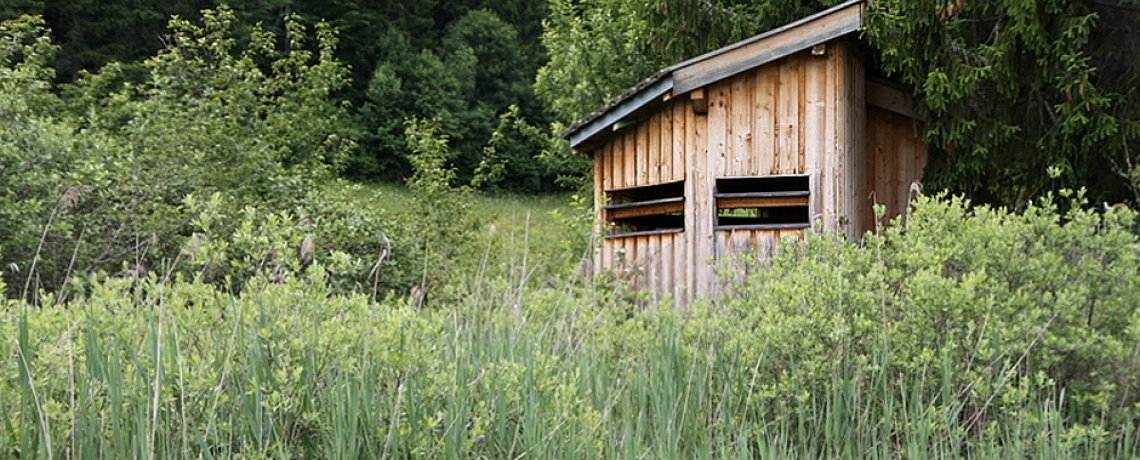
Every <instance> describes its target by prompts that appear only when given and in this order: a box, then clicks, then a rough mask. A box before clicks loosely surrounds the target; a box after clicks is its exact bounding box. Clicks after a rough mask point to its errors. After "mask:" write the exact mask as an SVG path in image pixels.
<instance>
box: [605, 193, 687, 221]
mask: <svg viewBox="0 0 1140 460" xmlns="http://www.w3.org/2000/svg"><path fill="white" fill-rule="evenodd" d="M605 209H606V217H607V218H609V219H611V220H614V219H628V218H630V217H641V216H652V215H654V214H668V213H671V212H685V198H684V197H675V198H662V199H659V200H651V201H640V202H633V203H620V204H611V205H607V206H606V207H605Z"/></svg>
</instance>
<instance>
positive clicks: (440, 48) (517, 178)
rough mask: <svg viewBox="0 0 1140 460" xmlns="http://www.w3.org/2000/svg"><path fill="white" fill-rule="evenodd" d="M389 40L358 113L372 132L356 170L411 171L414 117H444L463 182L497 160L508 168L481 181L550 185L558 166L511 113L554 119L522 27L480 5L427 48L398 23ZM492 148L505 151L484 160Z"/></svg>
mask: <svg viewBox="0 0 1140 460" xmlns="http://www.w3.org/2000/svg"><path fill="white" fill-rule="evenodd" d="M381 41H382V42H383V43H385V46H384V48H385V52H384V54H383V55H382V56H381V59H380V60H379V64H378V65H377V66H376V67H375V70H374V72H373V73H372V75H371V78H370V81H369V84H368V88H367V91H366V93H365V94H366V97H367V100H366V101H365V103H364V105H363V106H362V108H361V109H360V112H359V117H358V123H359V124H360V125H361V126H362V127H364V129H365V134H364V136H363V137H362V145H363V148H362V149H361V150H360V152H359V154H358V155H357V156H356V157H354V158H353V159H352V161H351V165H350V170H351V171H352V174H353V175H354V177H358V178H370V177H371V178H375V177H383V178H386V179H397V178H403V177H406V176H407V175H409V174H411V173H412V170H411V168H410V164H409V163H408V159H407V157H408V155H409V148H408V145H407V144H406V143H405V142H404V138H403V127H404V121H405V120H407V119H409V118H421V119H432V120H436V121H437V123H439V124H440V126H441V127H442V129H443V130H445V131H446V132H447V133H448V138H449V147H450V148H449V150H448V151H449V157H448V163H449V165H450V166H452V167H454V168H455V170H456V174H457V175H458V178H459V180H460V181H462V182H465V183H469V182H471V181H472V179H474V178H475V177H476V175H479V174H481V173H484V172H485V171H481V170H480V168H481V167H483V165H486V164H487V163H488V162H491V163H493V164H503V166H504V167H503V168H501V169H499V170H498V177H497V178H496V180H495V181H492V182H486V181H483V180H480V181H477V182H478V184H479V185H480V186H491V185H498V186H501V188H506V189H511V190H525V191H530V192H538V191H549V190H550V187H549V186H548V185H549V184H550V183H552V182H553V181H552V179H553V177H554V174H556V173H548V172H547V171H546V169H545V168H544V166H543V165H542V164H541V163H540V162H539V160H537V159H536V157H537V156H538V155H539V153H540V152H541V151H542V150H541V149H542V146H541V145H538V144H536V136H535V133H533V132H529V131H524V130H522V129H512V125H510V124H507V122H506V121H505V120H503V119H504V118H505V117H510V118H517V119H522V118H527V119H531V120H538V121H539V122H542V121H543V120H544V118H545V117H544V116H543V114H542V112H541V109H540V108H539V107H538V104H537V103H536V102H535V98H534V94H533V91H532V89H531V87H530V81H531V80H532V79H533V72H534V69H535V67H536V65H537V64H535V62H536V60H535V59H534V58H533V56H530V55H528V54H527V53H526V52H524V46H523V43H521V42H520V40H519V36H518V32H517V29H516V28H515V27H514V26H512V25H511V24H509V23H507V22H506V21H504V20H502V19H500V18H499V17H498V16H497V15H496V14H495V13H494V12H492V11H491V10H488V9H471V10H469V11H467V12H466V13H464V14H463V15H461V16H458V17H456V18H455V19H454V20H453V21H451V22H450V23H449V24H448V25H447V27H446V29H445V30H444V31H443V33H442V35H441V37H440V39H439V42H438V43H437V44H435V45H434V46H432V47H425V48H421V49H419V50H418V51H417V50H416V47H415V46H414V40H413V39H411V38H409V37H407V36H406V35H403V34H401V33H399V32H398V31H389V33H388V34H387V35H385V36H384V37H382V38H381ZM512 107H515V108H512ZM496 124H498V128H499V129H496ZM515 126H521V125H518V124H516V125H515ZM530 131H533V130H530ZM488 152H491V153H493V154H494V155H495V158H492V159H487V158H484V156H485V154H486V153H488Z"/></svg>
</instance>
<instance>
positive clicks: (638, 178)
mask: <svg viewBox="0 0 1140 460" xmlns="http://www.w3.org/2000/svg"><path fill="white" fill-rule="evenodd" d="M703 119H704V116H703V115H702V114H697V113H694V111H693V110H691V109H690V107H689V104H688V98H678V99H675V100H671V101H667V102H665V103H663V104H662V105H660V106H659V107H658V108H656V109H655V110H654V111H653V112H652V113H651V114H650V115H649V116H648V117H647V118H646V119H645V120H643V121H641V122H640V123H637V124H636V125H635V126H631V127H629V128H627V129H625V130H623V131H620V132H618V133H616V134H615V135H614V136H613V137H611V138H610V140H609V141H607V142H606V143H605V144H603V145H602V146H601V147H599V148H598V149H596V150H595V151H594V153H593V154H594V166H595V168H594V170H595V179H594V180H595V190H596V191H597V192H598V193H597V196H596V197H595V198H597V199H598V203H604V202H605V201H604V200H605V199H606V195H605V194H606V193H607V192H614V191H619V190H628V189H633V188H637V187H645V186H651V185H659V184H665V183H670V182H680V181H684V180H686V178H687V176H688V172H687V170H688V161H689V154H688V152H693V151H696V145H694V144H693V142H696V139H697V137H696V136H691V135H687V134H686V133H688V132H689V130H690V129H697V128H696V127H697V126H698V125H699V124H700V123H703ZM686 193H689V192H688V187H686ZM602 214H603V215H602V218H603V221H604V220H605V219H606V217H605V216H604V212H603V213H602ZM686 223H687V224H688V218H686ZM685 234H686V232H684V231H679V232H665V233H659V234H650V235H634V236H610V237H606V238H604V239H603V240H602V244H601V248H600V249H599V252H598V255H597V257H596V258H595V263H596V264H597V265H598V266H599V267H601V268H602V269H609V270H616V271H620V272H621V273H623V274H625V275H627V276H629V279H630V281H631V282H632V283H633V284H634V286H635V287H638V288H646V289H649V290H651V291H653V292H655V293H671V294H673V296H674V298H675V299H678V300H679V301H680V302H682V303H683V302H684V301H685V300H686V299H687V298H688V293H689V292H690V291H689V286H690V281H689V277H688V275H689V273H690V271H691V270H689V268H688V267H690V266H691V265H692V263H691V261H690V258H689V254H690V251H689V245H688V244H687V242H686V239H685Z"/></svg>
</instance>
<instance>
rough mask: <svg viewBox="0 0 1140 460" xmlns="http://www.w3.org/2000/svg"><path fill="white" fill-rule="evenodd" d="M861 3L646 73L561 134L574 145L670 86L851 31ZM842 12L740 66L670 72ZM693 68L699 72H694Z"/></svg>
mask: <svg viewBox="0 0 1140 460" xmlns="http://www.w3.org/2000/svg"><path fill="white" fill-rule="evenodd" d="M863 3H864V0H850V1H848V2H845V3H842V4H840V5H836V6H834V7H832V8H829V9H827V10H824V11H821V12H819V13H816V14H813V15H811V16H808V17H805V18H803V19H800V20H799V21H795V22H792V23H789V24H785V25H783V26H780V27H777V28H775V29H772V30H769V31H767V32H765V33H762V34H759V35H756V36H754V37H752V38H749V39H746V40H743V41H740V42H737V43H734V44H731V45H729V46H726V47H724V48H720V49H717V50H714V51H711V52H708V53H705V54H703V55H700V56H697V57H695V58H692V59H689V60H686V61H683V62H680V63H677V64H674V65H671V66H669V67H666V68H664V69H661V70H659V71H657V72H656V73H654V74H653V75H650V76H649V78H646V79H645V80H642V81H641V82H638V83H637V84H636V85H634V86H633V87H632V88H630V89H628V90H626V91H625V92H623V93H622V94H620V95H618V96H617V97H615V98H614V99H612V100H610V102H608V103H606V104H605V105H604V106H602V107H600V108H599V109H597V110H595V111H593V112H590V113H589V114H587V115H586V116H584V117H582V118H581V119H579V120H578V121H576V122H574V124H572V125H570V127H568V128H566V129H565V130H563V131H562V133H561V136H562V137H563V138H566V139H569V140H570V146H571V147H575V148H576V147H577V146H579V145H581V144H582V143H583V142H585V141H586V140H589V139H590V138H592V137H594V136H595V135H597V134H599V133H600V132H602V131H603V130H604V129H606V128H608V127H610V126H612V125H614V124H615V123H617V122H618V121H620V120H622V119H624V118H625V117H626V116H628V115H630V114H631V113H633V112H634V111H636V110H638V109H640V108H642V107H644V106H645V105H646V104H648V103H650V102H652V101H653V100H655V99H657V98H658V97H660V96H663V95H665V94H666V93H670V92H674V90H676V91H675V93H673V94H672V96H679V95H681V94H685V93H688V92H690V91H692V90H693V89H696V87H699V86H703V85H702V84H701V83H705V84H707V81H708V80H710V79H711V81H718V80H722V79H724V78H728V77H730V76H732V75H735V74H737V73H740V72H743V71H745V70H750V69H752V68H755V67H758V66H760V65H763V64H765V63H768V62H771V61H773V60H776V59H780V58H783V57H786V56H788V55H791V54H794V53H796V52H799V51H802V50H804V49H808V48H811V47H812V46H815V45H818V44H820V43H824V42H827V41H830V40H833V39H835V38H839V37H842V36H844V35H847V34H849V33H852V32H854V31H855V30H857V29H858V28H859V27H862V25H863V16H862V6H863ZM844 12H853V13H850V14H848V15H847V16H851V15H853V16H851V17H852V19H851V20H846V21H840V22H838V23H836V24H823V27H824V28H822V29H820V30H818V31H813V33H812V34H811V35H810V36H809V37H808V39H806V40H800V41H792V42H790V43H787V44H784V45H782V46H777V47H773V49H770V50H767V51H770V52H769V53H767V54H765V55H763V56H760V57H761V59H756V60H753V61H751V62H747V63H746V64H745V65H743V66H737V67H732V68H728V69H711V70H706V69H699V70H694V71H693V72H690V75H685V76H684V77H685V78H684V80H683V81H682V83H681V84H680V85H675V79H674V74H675V73H676V72H678V71H682V70H685V69H687V68H695V67H698V66H697V64H707V63H709V62H711V61H712V60H713V58H716V57H718V56H722V55H727V54H730V53H733V52H734V51H737V50H745V49H746V48H748V47H749V46H750V45H753V44H756V43H757V42H761V41H764V40H767V39H770V38H773V37H777V36H780V35H781V34H785V33H786V32H788V31H791V30H794V29H798V28H802V27H809V26H811V25H813V24H820V23H823V21H822V20H824V19H826V18H829V17H835V16H837V15H839V14H840V13H844ZM745 51H749V50H745ZM694 72H701V73H700V74H696V73H694Z"/></svg>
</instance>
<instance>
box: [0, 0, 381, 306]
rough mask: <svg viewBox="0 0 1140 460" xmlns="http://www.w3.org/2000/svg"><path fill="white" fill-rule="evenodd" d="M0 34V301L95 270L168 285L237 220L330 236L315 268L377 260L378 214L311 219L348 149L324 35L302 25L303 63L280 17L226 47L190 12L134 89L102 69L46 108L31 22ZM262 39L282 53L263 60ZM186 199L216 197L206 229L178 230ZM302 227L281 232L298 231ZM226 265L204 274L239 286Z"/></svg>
mask: <svg viewBox="0 0 1140 460" xmlns="http://www.w3.org/2000/svg"><path fill="white" fill-rule="evenodd" d="M3 24H4V25H3V27H2V30H0V33H2V34H3V35H4V37H5V42H8V41H11V43H13V44H14V45H15V46H11V47H8V46H6V47H4V49H3V50H0V53H3V54H0V119H3V120H5V121H6V128H5V130H4V131H3V132H2V133H0V166H2V168H0V182H2V183H4V184H5V186H4V187H3V188H2V189H0V205H2V206H0V226H3V227H4V228H5V229H8V231H6V232H4V233H0V262H2V263H3V266H4V267H5V269H6V270H7V271H8V277H9V279H10V280H19V281H26V282H23V283H13V285H12V286H10V288H9V291H10V293H12V294H17V293H18V294H20V295H27V294H28V293H29V292H35V291H36V290H38V289H45V290H48V291H55V290H57V289H59V288H61V287H64V286H66V285H67V284H68V283H69V282H70V281H71V280H73V279H75V277H76V275H77V274H84V273H91V272H95V271H104V272H110V273H116V272H122V273H123V274H128V273H133V274H136V275H137V274H138V273H140V272H143V271H146V270H157V271H160V272H162V273H164V274H166V275H169V274H170V273H172V272H174V271H177V270H180V269H182V268H183V267H179V266H177V263H178V262H179V261H180V259H179V255H180V254H181V253H182V251H183V247H184V245H185V244H186V243H192V244H193V245H200V244H201V243H202V241H201V240H199V239H195V238H196V237H195V234H196V233H203V232H205V233H208V234H209V236H210V238H211V241H213V242H214V244H215V245H217V244H222V242H223V241H224V240H226V239H229V238H231V236H232V235H231V233H232V232H234V231H236V230H237V229H238V227H236V226H234V221H233V220H232V219H234V218H235V216H239V215H241V216H245V217H243V218H244V219H245V225H247V228H246V229H249V227H248V225H252V223H253V222H257V221H259V220H261V219H265V218H267V217H272V219H277V220H278V221H280V220H288V219H291V218H293V217H296V218H297V219H299V220H303V219H309V223H310V224H311V225H312V226H317V227H320V228H316V227H314V228H316V230H319V231H326V232H329V231H331V232H332V233H334V234H336V236H335V237H331V238H324V239H320V238H321V237H324V236H327V235H320V234H317V235H313V237H314V238H318V240H317V241H316V243H318V244H319V245H320V247H316V248H314V249H323V250H325V251H323V252H322V253H321V255H322V256H323V255H325V254H327V253H328V252H329V251H339V252H342V253H344V252H345V251H348V250H355V251H361V252H359V253H358V255H354V257H357V258H376V257H377V256H378V254H380V253H381V250H380V249H381V247H382V246H383V245H382V244H381V243H383V241H385V240H384V238H385V237H384V236H382V233H383V230H387V229H382V228H381V227H382V226H381V225H380V222H379V221H380V219H379V218H377V217H376V216H369V217H365V218H357V219H355V220H354V221H352V222H351V223H349V222H347V221H346V222H335V223H334V222H331V221H330V220H329V217H330V216H332V215H334V214H336V213H339V214H340V215H338V218H340V217H341V216H343V215H344V212H345V210H344V209H343V207H342V208H340V209H337V210H335V211H333V210H328V209H323V208H322V206H321V204H322V203H323V202H326V201H329V200H328V199H325V198H322V197H320V196H319V195H317V194H315V193H314V192H313V191H314V190H320V189H322V188H323V187H324V186H325V184H326V183H328V181H329V180H331V179H332V177H333V175H332V174H331V173H332V172H334V171H335V170H336V168H337V167H338V165H339V164H340V163H341V161H342V160H343V159H344V158H345V157H346V156H347V154H348V151H349V150H350V149H352V148H353V142H352V141H351V139H350V137H349V135H350V133H349V131H348V130H347V126H348V125H347V120H348V117H347V112H346V108H345V107H344V106H343V105H341V104H338V103H337V102H336V101H335V100H334V99H332V97H331V95H332V93H333V92H334V91H336V90H338V89H339V88H341V87H343V86H344V85H345V84H346V80H345V78H346V77H345V75H346V74H345V69H344V67H343V66H342V65H340V64H339V63H337V62H336V61H335V60H334V59H333V57H332V53H333V50H334V48H335V45H336V39H335V37H334V35H333V34H332V32H331V31H330V30H329V29H328V28H327V27H326V26H324V25H318V26H317V27H316V31H315V35H316V40H315V42H316V43H315V44H314V45H313V46H312V47H311V48H312V49H313V51H310V50H309V49H310V46H308V44H307V43H306V41H307V40H308V35H307V34H306V31H305V30H303V28H302V26H301V25H300V23H299V22H297V21H294V20H292V18H290V21H288V23H287V24H286V27H285V29H286V34H285V36H284V37H275V36H272V35H271V34H268V33H266V32H263V31H261V30H259V29H257V28H254V29H252V30H251V31H250V32H249V35H248V36H241V37H239V36H237V34H235V32H234V29H235V25H234V18H233V12H232V11H230V10H229V9H227V8H224V7H222V8H218V9H217V10H214V11H206V12H204V13H203V17H202V24H201V25H196V24H192V23H189V22H187V21H183V20H178V19H175V20H173V21H171V23H170V29H171V36H170V38H169V45H168V47H167V48H166V49H164V50H163V51H162V52H160V53H159V54H158V55H157V56H155V57H153V58H152V59H150V60H148V61H147V62H146V64H145V65H146V67H147V68H148V69H149V70H150V77H149V79H148V80H147V82H146V83H145V84H141V85H138V86H130V85H128V86H117V84H116V82H117V81H118V80H117V75H118V70H117V69H118V68H117V67H116V66H114V65H112V66H108V68H106V69H104V70H103V71H101V72H100V73H99V74H95V75H86V76H85V77H84V78H83V79H81V80H80V81H79V82H78V83H77V84H76V85H72V86H69V87H67V88H64V91H63V93H64V94H65V95H66V97H67V98H66V100H61V99H60V98H59V97H57V96H55V95H54V94H53V92H52V85H51V84H50V79H51V76H52V72H51V69H50V68H48V67H47V65H46V63H47V62H48V61H49V60H50V58H51V56H52V54H53V52H54V47H53V46H51V45H50V39H49V37H48V36H47V33H46V31H44V30H43V24H42V22H41V21H39V20H37V19H34V18H27V17H25V18H23V19H21V20H18V21H11V22H5V23H3ZM278 40H285V41H287V42H288V43H289V44H290V46H289V47H288V48H287V49H286V50H285V51H277V50H276V48H275V44H276V43H277V41H278ZM239 43H244V45H241V46H239ZM192 194H193V195H195V196H198V197H205V198H208V197H210V196H211V195H215V194H216V195H219V196H224V197H225V198H224V199H217V200H213V201H212V203H213V206H212V207H211V212H212V213H214V214H215V215H216V219H215V220H214V221H213V224H211V225H210V226H209V227H210V228H208V229H206V228H201V226H198V227H195V226H194V225H193V221H194V220H195V219H197V218H200V217H201V215H200V214H201V211H202V210H200V209H193V206H188V205H187V202H186V201H185V199H186V197H188V196H190V195H192ZM191 204H193V202H192V203H191ZM285 209H291V211H290V212H285V211H283V210H285ZM318 215H319V216H320V218H318ZM314 219H315V220H314ZM363 224H367V225H369V226H370V227H369V228H361V227H360V226H361V225H363ZM330 225H332V226H340V229H339V230H335V231H333V230H332V229H330V228H329V226H330ZM270 226H274V227H276V226H277V222H274V223H272V224H271V225H270ZM302 227H304V226H298V228H296V229H293V230H291V231H292V232H294V233H296V232H304V231H308V230H306V229H304V228H302ZM350 229H351V230H350ZM205 233H203V234H205ZM363 235H367V236H368V237H367V238H365V237H364V236H363ZM261 236H265V235H261ZM303 237H304V235H302V239H303ZM395 239H399V238H395ZM288 240H289V238H284V239H282V240H281V242H285V241H288ZM360 241H366V242H367V243H366V244H364V245H361V244H360V243H359V242H360ZM387 241H389V242H390V241H391V238H390V239H388V240H387ZM288 242H289V244H297V243H300V241H288ZM362 246H363V247H362ZM294 247H297V246H294ZM268 249H269V248H268V247H263V248H258V250H268ZM251 250H252V249H249V251H251ZM247 252H248V251H247ZM293 252H294V253H295V252H296V250H294V251H293ZM249 256H250V255H249V254H244V255H236V256H235V257H237V258H236V259H235V260H234V261H232V262H233V263H239V262H238V260H241V258H242V257H249ZM257 257H261V256H257ZM353 263H354V264H356V265H361V262H359V261H357V262H353ZM390 263H391V262H390V261H389V264H390ZM190 268H191V269H198V268H201V267H200V266H198V267H190ZM229 268H231V269H234V270H228V269H227V270H221V269H220V268H218V267H215V269H214V270H213V271H212V272H211V273H208V274H212V275H214V276H216V277H224V276H230V277H235V278H234V281H235V282H237V283H238V285H240V284H241V283H240V282H241V279H240V278H243V277H245V276H248V275H249V273H251V271H250V270H248V267H246V269H241V270H239V269H236V268H237V267H234V266H230V267H229ZM361 271H363V272H364V273H368V272H369V269H368V268H367V267H364V268H363V270H361V269H360V267H358V268H357V269H356V270H355V272H357V273H358V274H359V272H361ZM373 272H375V270H373ZM354 276H355V278H354V280H356V281H358V282H359V281H364V278H365V276H359V275H354ZM374 277H375V276H374ZM397 278H398V277H397ZM400 282H401V281H395V282H393V283H392V284H399V283H400ZM373 284H375V283H373Z"/></svg>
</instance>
